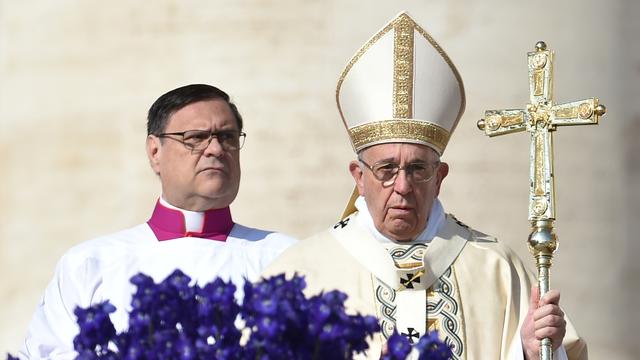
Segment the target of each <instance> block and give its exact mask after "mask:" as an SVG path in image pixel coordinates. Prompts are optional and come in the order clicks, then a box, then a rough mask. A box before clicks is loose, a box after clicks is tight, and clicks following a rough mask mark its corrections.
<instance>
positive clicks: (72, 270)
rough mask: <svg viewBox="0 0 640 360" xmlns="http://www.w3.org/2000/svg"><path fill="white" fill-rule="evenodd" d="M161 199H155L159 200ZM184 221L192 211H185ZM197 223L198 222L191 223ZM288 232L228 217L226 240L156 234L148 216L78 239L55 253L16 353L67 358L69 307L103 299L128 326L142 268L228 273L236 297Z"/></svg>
mask: <svg viewBox="0 0 640 360" xmlns="http://www.w3.org/2000/svg"><path fill="white" fill-rule="evenodd" d="M161 202H162V201H161ZM184 214H185V223H186V225H187V226H189V223H190V222H193V220H194V217H196V219H195V220H196V221H195V222H196V223H197V220H198V219H197V215H198V214H197V213H194V212H184ZM197 226H199V225H197ZM294 242H295V239H293V238H291V237H289V236H287V235H284V234H280V233H275V232H269V231H264V230H259V229H254V228H249V227H246V226H243V225H239V224H235V225H233V228H232V229H231V232H230V233H229V234H228V237H227V238H226V241H216V240H210V239H202V238H197V237H183V238H177V239H173V240H166V241H158V239H157V238H156V236H155V235H154V233H153V231H152V230H151V228H150V227H149V225H148V224H147V223H145V224H141V225H138V226H136V227H133V228H131V229H128V230H124V231H120V232H117V233H115V234H111V235H107V236H103V237H99V238H97V239H94V240H90V241H86V242H83V243H81V244H79V245H77V246H75V247H73V248H71V249H70V250H69V251H67V252H66V253H65V254H64V255H63V257H62V258H61V259H60V261H59V262H58V264H57V266H56V270H55V275H54V277H53V279H52V280H51V282H50V283H49V285H48V286H47V288H46V290H45V293H44V295H43V297H42V299H41V301H40V303H39V304H38V306H37V308H36V311H35V313H34V315H33V318H32V320H31V323H30V325H29V329H28V333H27V336H26V338H25V343H24V346H23V348H22V350H21V351H20V353H19V357H20V358H26V359H73V358H74V357H75V355H76V353H75V352H74V351H73V338H74V337H75V336H76V335H77V334H78V331H79V328H78V326H77V324H76V318H75V315H74V313H73V311H74V309H75V308H76V307H77V306H80V307H88V306H90V305H92V304H96V303H99V302H102V301H105V300H109V301H110V302H111V303H112V304H113V305H115V306H116V308H117V310H116V312H115V313H113V314H111V319H112V321H113V323H114V325H115V328H116V331H122V330H124V329H126V328H127V322H128V317H127V311H128V310H129V309H130V300H131V296H132V294H133V293H134V291H135V287H134V286H133V285H132V284H131V283H130V282H129V280H130V278H131V277H132V276H133V275H135V274H137V273H139V272H143V273H145V274H147V275H149V276H151V277H152V278H153V279H154V281H156V282H159V281H161V280H163V279H164V278H166V277H167V276H168V275H170V274H171V273H172V272H173V271H174V270H175V269H180V270H182V271H183V272H184V273H185V274H187V275H188V276H189V277H191V279H192V282H193V283H195V282H197V283H199V284H205V283H207V282H210V281H212V280H213V279H215V278H216V277H220V278H222V279H224V280H231V281H233V283H234V284H235V285H236V286H237V287H238V292H237V293H236V294H237V295H238V297H239V298H241V297H242V294H241V291H242V285H243V284H244V279H245V278H246V279H248V280H250V281H254V280H257V279H258V278H259V275H260V273H261V271H262V270H263V269H264V268H265V267H266V266H267V265H268V264H269V263H270V262H271V261H272V260H273V259H275V258H276V257H277V256H278V255H279V254H280V253H281V252H282V251H284V250H285V249H286V248H287V247H288V246H290V245H291V244H293V243H294Z"/></svg>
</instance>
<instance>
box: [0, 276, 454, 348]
mask: <svg viewBox="0 0 640 360" xmlns="http://www.w3.org/2000/svg"><path fill="white" fill-rule="evenodd" d="M131 283H132V284H134V285H135V286H136V291H135V293H134V294H133V296H132V299H131V311H130V313H129V328H128V329H127V330H126V331H123V332H121V333H118V334H116V331H115V329H114V327H113V324H112V323H111V320H110V319H109V314H110V313H112V312H114V311H115V308H114V307H113V306H112V305H111V304H110V303H109V302H104V303H99V304H96V305H93V306H91V307H89V308H86V309H82V308H77V309H76V310H75V314H76V316H77V318H78V325H79V326H80V333H79V334H78V336H76V338H75V339H74V347H75V349H76V351H77V352H78V357H77V359H81V360H93V359H123V360H143V359H144V360H147V359H148V360H164V359H167V360H168V359H179V360H200V359H220V360H241V359H261V360H278V359H287V360H288V359H297V360H298V359H299V360H312V359H351V358H352V357H353V355H354V354H356V353H361V352H364V351H366V350H367V348H368V343H367V339H369V338H370V337H371V336H372V335H373V334H374V333H376V332H378V331H379V330H380V326H379V324H378V321H377V320H376V318H375V317H373V316H362V315H348V314H347V313H346V310H345V305H344V304H345V301H346V300H347V295H346V294H344V293H342V292H340V291H329V292H326V293H320V294H318V295H316V296H313V297H311V298H307V297H306V296H305V295H304V292H303V291H304V289H305V287H306V282H305V280H304V278H303V277H301V276H298V275H294V276H293V277H292V278H291V279H286V278H285V276H284V275H278V276H274V277H271V278H268V279H264V280H262V281H260V282H258V283H255V284H252V283H250V282H246V283H245V285H244V288H243V290H244V301H243V302H242V304H238V303H237V302H236V299H235V291H236V287H235V285H233V284H232V283H231V282H225V281H223V280H221V279H216V280H214V281H212V282H211V283H208V284H205V285H204V286H199V285H197V284H194V285H190V283H191V278H189V276H187V275H186V274H184V273H183V272H182V271H180V270H175V271H174V272H173V273H171V274H170V275H169V276H168V277H167V278H166V279H164V280H162V281H161V282H160V283H155V282H154V281H153V279H152V278H151V277H149V276H147V275H144V274H142V273H140V274H137V275H135V276H133V277H132V278H131ZM239 319H242V320H243V321H244V325H245V327H244V328H243V329H242V330H244V331H246V334H247V340H246V343H245V344H243V346H241V345H240V337H241V334H242V333H241V329H238V327H237V325H239V324H240V322H239V321H238V320H239ZM388 346H389V354H387V355H386V357H385V359H404V357H406V354H408V353H409V351H410V350H411V346H410V345H409V344H408V341H407V340H406V339H405V338H404V337H402V336H400V335H398V334H394V335H393V336H392V337H391V338H390V339H389V343H388ZM416 347H417V348H419V350H420V351H421V357H420V359H433V360H436V359H437V360H440V359H445V358H447V357H445V356H450V349H449V347H448V346H447V345H445V344H444V343H442V342H440V341H439V340H438V338H437V335H434V334H431V335H429V336H427V337H423V338H421V339H420V341H419V342H418V345H417V346H416ZM447 351H448V352H447ZM447 354H449V355H447ZM437 356H439V357H437ZM8 359H14V358H13V357H11V355H9V357H8Z"/></svg>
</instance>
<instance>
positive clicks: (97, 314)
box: [73, 301, 116, 355]
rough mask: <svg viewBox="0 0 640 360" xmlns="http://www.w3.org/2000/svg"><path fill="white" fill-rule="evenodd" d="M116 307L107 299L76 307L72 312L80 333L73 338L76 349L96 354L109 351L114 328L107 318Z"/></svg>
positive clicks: (104, 353)
mask: <svg viewBox="0 0 640 360" xmlns="http://www.w3.org/2000/svg"><path fill="white" fill-rule="evenodd" d="M114 311H116V308H115V307H114V306H113V305H111V303H109V301H105V302H101V303H98V304H95V305H93V306H90V307H88V308H87V309H82V308H80V307H76V309H75V310H74V311H73V313H74V314H75V315H76V317H77V319H78V326H79V327H80V333H79V334H78V335H77V336H76V337H75V338H74V339H73V345H74V348H75V349H76V351H78V352H79V353H82V352H83V351H86V350H88V351H91V352H95V353H96V354H97V355H106V354H108V353H109V350H108V345H109V342H110V340H111V339H112V338H113V337H114V336H115V335H116V329H115V328H114V327H113V323H112V322H111V319H110V318H109V314H110V313H112V312H114Z"/></svg>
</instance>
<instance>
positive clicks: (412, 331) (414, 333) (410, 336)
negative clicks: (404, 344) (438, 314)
mask: <svg viewBox="0 0 640 360" xmlns="http://www.w3.org/2000/svg"><path fill="white" fill-rule="evenodd" d="M400 335H403V336H406V337H407V340H409V342H410V343H412V344H415V343H416V340H418V339H419V338H420V333H419V332H417V331H416V329H414V328H412V327H410V328H407V332H406V333H400ZM413 338H415V340H414V339H413Z"/></svg>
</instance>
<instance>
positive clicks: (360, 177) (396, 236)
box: [349, 143, 449, 241]
mask: <svg viewBox="0 0 640 360" xmlns="http://www.w3.org/2000/svg"><path fill="white" fill-rule="evenodd" d="M360 156H361V158H362V160H364V161H365V162H366V163H367V164H369V165H374V164H376V163H381V162H390V163H396V164H398V165H400V167H404V166H406V165H407V164H415V163H428V164H433V163H436V162H437V161H438V155H437V154H436V152H435V151H433V150H432V149H431V148H429V147H427V146H424V145H418V144H407V143H390V144H380V145H374V146H371V147H369V148H367V149H365V150H363V151H362V153H361V155H360ZM349 170H350V171H351V174H352V175H353V177H354V179H355V181H356V186H357V187H358V191H359V193H360V195H362V196H364V198H365V200H366V202H367V207H368V209H369V212H370V213H371V216H372V218H373V223H374V225H375V227H376V229H378V231H380V232H381V233H382V234H383V235H385V236H387V237H389V238H391V239H393V240H396V241H411V240H413V239H415V238H416V237H417V236H418V235H419V234H420V233H421V232H422V231H423V230H424V228H425V227H426V225H427V220H428V217H429V213H430V212H431V205H432V204H433V201H434V199H435V198H436V197H437V196H438V194H439V192H440V185H441V184H442V180H443V179H444V178H445V177H446V176H447V174H448V172H449V167H448V165H447V164H446V163H440V165H439V166H438V168H437V170H436V174H435V175H434V176H433V178H432V179H431V180H429V181H427V182H413V181H412V180H411V179H409V178H408V177H407V173H406V172H405V171H404V170H400V171H399V173H398V175H397V177H396V179H395V182H394V183H393V184H390V185H388V186H384V185H383V183H382V182H381V181H379V180H378V179H376V178H375V176H373V173H372V172H371V171H370V170H369V169H368V168H367V167H365V166H364V165H362V164H361V163H360V162H358V161H353V162H351V164H349Z"/></svg>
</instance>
